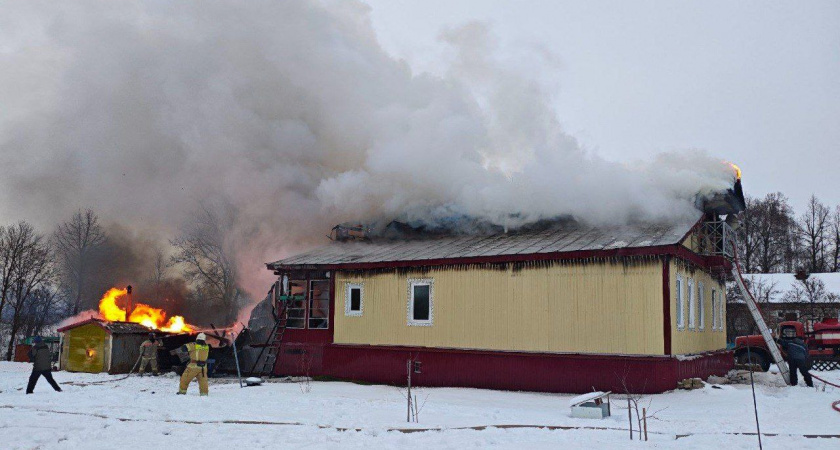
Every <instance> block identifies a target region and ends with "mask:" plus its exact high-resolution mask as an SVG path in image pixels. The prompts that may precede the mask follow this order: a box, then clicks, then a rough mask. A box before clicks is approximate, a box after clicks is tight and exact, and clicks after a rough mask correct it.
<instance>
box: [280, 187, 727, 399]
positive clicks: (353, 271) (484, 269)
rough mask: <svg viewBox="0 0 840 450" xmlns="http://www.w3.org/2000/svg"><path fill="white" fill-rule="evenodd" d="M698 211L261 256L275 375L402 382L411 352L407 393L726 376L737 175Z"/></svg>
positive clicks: (653, 383) (606, 386)
mask: <svg viewBox="0 0 840 450" xmlns="http://www.w3.org/2000/svg"><path fill="white" fill-rule="evenodd" d="M699 206H700V209H701V210H700V211H698V213H697V218H696V219H695V220H692V221H686V222H680V223H667V224H636V225H627V226H617V227H592V226H586V225H583V224H580V223H577V222H574V221H557V222H553V223H546V224H543V226H540V227H532V228H530V229H521V230H517V231H513V232H505V231H504V230H497V232H492V233H481V234H466V235H465V234H460V235H459V234H450V235H446V234H441V233H423V232H422V230H415V231H417V232H413V233H401V232H397V233H392V234H391V235H390V236H383V237H378V238H377V237H369V236H366V237H364V238H357V237H353V236H351V235H350V234H347V233H345V234H347V236H346V237H345V238H344V239H335V240H334V241H332V242H331V243H329V244H328V245H325V246H324V247H321V248H317V249H315V250H313V251H310V252H307V253H303V254H300V255H296V256H292V257H289V258H285V259H282V260H279V261H276V262H272V263H268V264H267V267H268V269H269V270H271V271H273V272H274V273H275V274H276V275H277V276H278V277H279V280H278V282H277V283H276V284H275V287H274V288H273V294H271V295H270V297H271V298H273V299H274V300H275V301H276V308H277V309H278V310H282V311H283V312H284V314H285V317H287V319H286V321H285V330H284V335H283V339H282V343H281V344H280V351H279V356H278V358H277V360H276V363H274V373H275V374H284V375H324V376H330V377H336V378H341V379H350V380H361V381H366V382H373V383H386V384H401V383H404V381H405V377H406V370H407V369H406V368H407V364H406V362H407V361H408V360H411V361H414V364H413V365H412V366H411V367H412V370H413V371H414V374H413V381H412V382H413V383H415V384H418V385H421V386H462V387H476V388H492V389H509V390H532V391H550V392H589V391H591V390H592V389H593V388H594V389H599V390H612V391H623V390H625V389H630V390H632V391H636V392H649V393H653V392H662V391H665V390H670V389H674V388H676V386H677V383H678V382H679V381H680V380H682V379H685V378H691V377H707V376H709V375H712V374H717V375H722V374H725V373H726V372H727V371H728V370H729V369H731V368H732V366H733V358H732V354H731V352H729V351H727V350H726V341H727V339H726V329H725V328H726V327H725V323H726V320H725V314H726V310H725V276H726V273H727V271H728V270H729V268H730V267H731V262H730V259H729V258H730V257H731V252H732V247H731V245H730V244H731V243H730V241H729V239H731V236H732V235H731V231H732V229H731V228H730V226H729V224H728V223H727V222H726V221H725V220H723V217H722V216H723V215H728V216H732V215H734V214H737V213H738V212H740V211H741V210H743V194H741V188H740V180H738V181H737V182H736V185H735V187H734V188H733V189H731V190H729V191H727V192H723V193H721V194H720V195H717V196H714V197H713V198H710V199H707V200H706V201H704V202H701V204H700V205H699ZM396 228H397V231H399V228H400V227H396ZM403 228H404V227H403ZM337 235H338V234H337Z"/></svg>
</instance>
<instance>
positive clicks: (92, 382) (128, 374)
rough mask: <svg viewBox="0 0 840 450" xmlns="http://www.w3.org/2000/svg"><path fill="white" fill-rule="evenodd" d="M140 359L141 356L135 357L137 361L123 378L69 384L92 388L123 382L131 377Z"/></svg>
mask: <svg viewBox="0 0 840 450" xmlns="http://www.w3.org/2000/svg"><path fill="white" fill-rule="evenodd" d="M142 357H143V355H140V356H138V357H137V361H136V362H135V363H134V366H133V367H132V368H131V370H130V371H129V372H128V373H127V374H125V376H123V377H119V378H112V379H110V380H101V381H91V382H89V383H71V384H74V385H76V386H92V385H94V384H104V383H113V382H115V381H122V380H125V379H126V378H128V377H130V376H131V374H132V373H134V371H135V370H136V369H137V366H138V365H139V364H140V359H141V358H142Z"/></svg>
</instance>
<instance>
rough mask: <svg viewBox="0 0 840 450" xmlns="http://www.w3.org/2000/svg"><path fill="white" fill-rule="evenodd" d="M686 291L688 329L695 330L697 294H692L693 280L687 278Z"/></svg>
mask: <svg viewBox="0 0 840 450" xmlns="http://www.w3.org/2000/svg"><path fill="white" fill-rule="evenodd" d="M686 288H687V290H688V328H689V329H690V330H694V329H696V328H697V294H696V293H695V292H694V279H693V278H689V279H688V283H687V284H686Z"/></svg>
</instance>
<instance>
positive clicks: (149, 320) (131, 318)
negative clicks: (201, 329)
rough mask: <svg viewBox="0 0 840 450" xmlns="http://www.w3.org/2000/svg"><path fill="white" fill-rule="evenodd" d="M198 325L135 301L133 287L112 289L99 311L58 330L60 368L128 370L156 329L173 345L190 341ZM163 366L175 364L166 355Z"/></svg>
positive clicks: (101, 303)
mask: <svg viewBox="0 0 840 450" xmlns="http://www.w3.org/2000/svg"><path fill="white" fill-rule="evenodd" d="M194 331H195V328H194V327H193V326H192V325H189V324H187V323H186V322H185V321H184V318H183V317H181V316H168V315H167V313H166V311H164V310H162V309H159V308H154V307H152V306H149V305H147V304H144V303H134V302H133V301H132V289H131V286H128V287H126V288H112V289H109V290H108V291H107V292H106V293H105V294H104V295H103V296H102V298H101V299H100V301H99V311H98V314H96V315H94V316H93V317H91V318H89V319H87V320H82V321H79V322H76V323H72V324H69V325H67V326H64V327H61V328H59V329H58V332H59V333H61V345H60V355H59V368H60V369H61V370H68V371H71V372H90V373H99V372H108V373H111V374H114V373H127V372H129V371H131V370H132V368H133V367H134V365H135V364H136V362H137V360H138V358H139V356H140V344H142V343H143V341H144V340H146V339H148V335H149V333H150V332H156V333H157V334H158V335H159V336H160V337H162V338H164V340H165V341H167V342H169V341H171V342H170V344H171V345H169V347H173V346H175V347H177V346H179V345H181V344H183V343H184V342H186V338H187V336H186V335H185V333H192V332H194ZM163 356H164V361H162V363H163V364H162V366H163V367H164V368H168V367H169V366H171V364H170V363H168V362H167V360H169V359H171V358H169V356H170V355H168V354H167V355H163Z"/></svg>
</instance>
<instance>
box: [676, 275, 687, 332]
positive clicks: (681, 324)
mask: <svg viewBox="0 0 840 450" xmlns="http://www.w3.org/2000/svg"><path fill="white" fill-rule="evenodd" d="M682 285H683V279H682V276H680V275H677V292H676V294H677V295H676V300H677V329H680V330H682V329H683V328H685V312H684V310H685V308H684V306H683V287H682Z"/></svg>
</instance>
